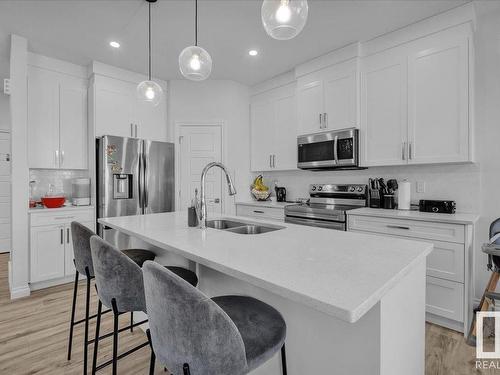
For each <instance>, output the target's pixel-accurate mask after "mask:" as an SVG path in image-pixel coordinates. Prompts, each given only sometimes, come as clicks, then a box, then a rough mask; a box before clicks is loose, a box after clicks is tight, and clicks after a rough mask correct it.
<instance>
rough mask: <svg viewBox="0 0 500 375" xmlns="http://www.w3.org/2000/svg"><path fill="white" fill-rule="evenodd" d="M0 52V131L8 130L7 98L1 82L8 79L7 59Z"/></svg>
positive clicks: (8, 110) (8, 109) (8, 112)
mask: <svg viewBox="0 0 500 375" xmlns="http://www.w3.org/2000/svg"><path fill="white" fill-rule="evenodd" d="M2 52H3V51H0V85H1V88H0V131H2V130H10V108H9V97H8V96H7V95H5V94H4V93H3V80H4V78H8V77H9V71H10V68H9V58H8V57H5V56H3V55H2V54H1V53H2Z"/></svg>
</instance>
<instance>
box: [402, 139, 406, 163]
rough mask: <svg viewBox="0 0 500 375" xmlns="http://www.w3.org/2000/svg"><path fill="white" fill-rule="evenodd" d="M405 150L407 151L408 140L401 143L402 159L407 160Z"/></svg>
mask: <svg viewBox="0 0 500 375" xmlns="http://www.w3.org/2000/svg"><path fill="white" fill-rule="evenodd" d="M405 151H406V142H403V143H402V144H401V159H402V160H406V156H405V154H406V152H405Z"/></svg>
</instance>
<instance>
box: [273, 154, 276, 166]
mask: <svg viewBox="0 0 500 375" xmlns="http://www.w3.org/2000/svg"><path fill="white" fill-rule="evenodd" d="M273 168H276V155H273Z"/></svg>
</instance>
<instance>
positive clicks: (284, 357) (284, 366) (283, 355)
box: [281, 344, 287, 375]
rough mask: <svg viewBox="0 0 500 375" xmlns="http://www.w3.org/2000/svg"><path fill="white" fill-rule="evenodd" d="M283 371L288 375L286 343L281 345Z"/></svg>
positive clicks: (284, 374)
mask: <svg viewBox="0 0 500 375" xmlns="http://www.w3.org/2000/svg"><path fill="white" fill-rule="evenodd" d="M281 372H282V374H283V375H287V369H286V351H285V344H283V346H282V347H281Z"/></svg>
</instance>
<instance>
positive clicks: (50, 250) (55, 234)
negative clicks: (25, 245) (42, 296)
mask: <svg viewBox="0 0 500 375" xmlns="http://www.w3.org/2000/svg"><path fill="white" fill-rule="evenodd" d="M64 255H65V254H64V226H63V225H48V226H43V227H35V228H31V243H30V271H31V272H30V281H31V282H38V281H45V280H50V279H57V278H60V277H64V268H65V259H64Z"/></svg>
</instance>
